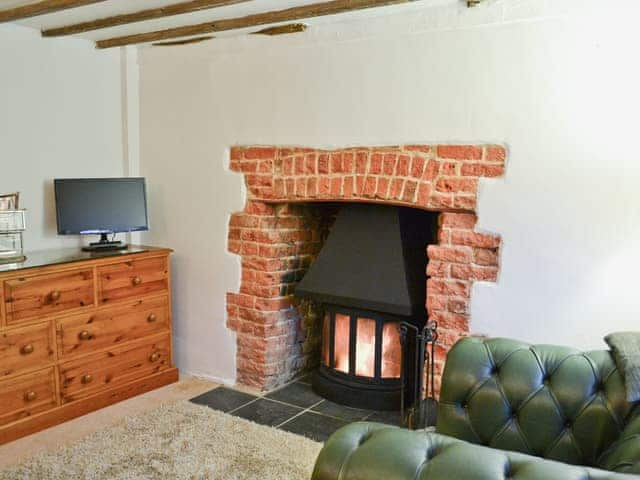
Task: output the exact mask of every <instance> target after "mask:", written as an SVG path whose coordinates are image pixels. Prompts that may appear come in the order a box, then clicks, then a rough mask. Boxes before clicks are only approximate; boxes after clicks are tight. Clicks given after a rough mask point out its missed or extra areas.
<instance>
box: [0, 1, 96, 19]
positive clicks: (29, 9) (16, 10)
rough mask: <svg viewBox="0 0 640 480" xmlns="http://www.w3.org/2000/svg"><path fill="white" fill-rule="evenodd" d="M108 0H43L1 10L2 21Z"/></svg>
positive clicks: (0, 17)
mask: <svg viewBox="0 0 640 480" xmlns="http://www.w3.org/2000/svg"><path fill="white" fill-rule="evenodd" d="M105 1H106V0H42V1H40V2H36V3H29V4H28V5H23V6H21V7H13V8H7V9H5V10H0V23H4V22H13V21H15V20H22V19H25V18H31V17H37V16H38V15H46V14H48V13H55V12H61V11H62V10H68V9H70V8H77V7H84V6H85V5H92V4H94V3H101V2H105Z"/></svg>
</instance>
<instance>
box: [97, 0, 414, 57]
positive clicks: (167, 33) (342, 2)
mask: <svg viewBox="0 0 640 480" xmlns="http://www.w3.org/2000/svg"><path fill="white" fill-rule="evenodd" d="M411 1H414V0H331V1H328V2H322V3H314V4H310V5H303V6H299V7H291V8H287V9H285V10H277V11H272V12H266V13H257V14H253V15H247V16H245V17H238V18H228V19H224V20H214V21H212V22H206V23H200V24H197V25H186V26H184V27H176V28H169V29H166V30H157V31H153V32H146V33H138V34H134V35H126V36H122V37H115V38H108V39H105V40H99V41H97V42H96V47H97V48H113V47H122V46H125V45H135V44H139V43H149V42H157V41H161V40H171V39H175V38H181V37H188V36H193V35H203V34H209V33H215V32H224V31H228V30H238V29H241V28H249V27H256V26H259V25H268V24H271V23H280V22H291V21H297V20H304V19H306V18H314V17H322V16H325V15H335V14H338V13H347V12H354V11H357V10H364V9H368V8H375V7H383V6H387V5H396V4H401V3H409V2H411Z"/></svg>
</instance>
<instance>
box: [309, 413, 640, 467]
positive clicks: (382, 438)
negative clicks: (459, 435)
mask: <svg viewBox="0 0 640 480" xmlns="http://www.w3.org/2000/svg"><path fill="white" fill-rule="evenodd" d="M505 478H510V479H514V480H556V479H557V480H574V479H575V480H623V479H625V480H626V479H631V478H637V477H632V476H628V475H620V474H617V473H612V472H608V471H605V470H596V469H589V468H584V467H579V466H573V465H567V464H564V463H559V462H554V461H550V460H545V459H541V458H538V457H532V456H529V455H524V454H520V453H513V452H505V451H502V450H495V449H492V448H487V447H482V446H479V445H474V444H471V443H467V442H464V441H461V440H457V439H454V438H451V437H447V436H445V435H440V434H437V433H427V432H421V431H410V430H405V429H401V428H396V427H388V426H384V425H379V424H371V423H355V424H351V425H348V426H346V427H344V428H342V429H340V430H338V431H337V432H336V433H335V434H333V436H332V437H331V438H330V439H329V440H328V442H327V443H326V445H325V447H324V448H323V449H322V451H321V452H320V455H319V457H318V460H317V462H316V466H315V469H314V472H313V476H312V480H377V479H380V480H453V479H455V480H504V479H505Z"/></svg>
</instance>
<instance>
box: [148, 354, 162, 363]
mask: <svg viewBox="0 0 640 480" xmlns="http://www.w3.org/2000/svg"><path fill="white" fill-rule="evenodd" d="M160 357H161V355H160V354H159V353H158V352H156V353H152V354H151V356H150V357H149V361H150V362H151V363H155V362H157V361H158V360H160Z"/></svg>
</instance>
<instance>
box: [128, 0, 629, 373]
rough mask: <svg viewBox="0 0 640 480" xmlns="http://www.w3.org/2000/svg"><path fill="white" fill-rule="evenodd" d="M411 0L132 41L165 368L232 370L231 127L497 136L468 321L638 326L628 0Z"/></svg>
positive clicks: (497, 332) (516, 330) (242, 138)
mask: <svg viewBox="0 0 640 480" xmlns="http://www.w3.org/2000/svg"><path fill="white" fill-rule="evenodd" d="M439 3H440V4H439V5H438V6H436V7H433V8H429V9H425V10H423V11H412V12H410V13H401V14H398V15H395V16H388V17H385V18H376V19H369V20H367V21H352V23H345V24H335V25H326V26H321V27H316V28H315V29H312V30H311V31H310V32H308V33H305V34H302V35H298V36H289V37H282V38H266V39H265V38H257V37H246V38H245V37H243V38H237V39H218V40H214V41H212V42H210V43H208V44H200V45H195V46H189V47H177V48H163V49H145V50H142V51H141V53H140V59H141V60H140V68H141V71H140V75H141V119H142V120H141V122H142V123H141V125H142V127H141V149H142V150H141V151H142V153H141V171H142V173H143V174H144V175H146V176H147V177H149V179H150V180H151V181H152V184H153V188H152V192H151V203H152V213H153V217H154V219H155V222H154V228H153V231H152V233H151V234H150V235H148V240H149V241H150V242H153V243H160V244H166V245H169V246H172V247H174V248H175V249H176V255H175V264H174V267H175V270H174V288H175V305H176V312H175V313H176V317H175V319H176V338H177V347H178V349H177V353H178V357H177V358H178V363H179V366H180V367H181V368H182V369H183V370H186V371H190V372H196V373H200V374H205V375H208V376H213V377H216V378H222V379H228V380H232V379H233V377H234V372H235V369H234V352H235V343H234V339H233V335H232V334H231V333H230V332H229V331H227V329H226V328H225V310H224V308H225V292H226V291H230V290H236V289H237V288H238V286H239V274H240V268H239V262H238V258H237V257H235V256H233V255H229V254H227V253H225V252H226V235H227V222H228V217H229V214H230V213H231V212H234V211H236V210H240V209H241V208H242V206H243V203H244V191H243V188H242V178H241V176H240V175H236V174H233V173H230V172H229V171H228V170H227V165H228V149H229V146H230V145H233V144H287V145H288V144H294V145H309V146H317V147H331V146H336V147H341V146H346V145H370V144H398V143H403V142H426V143H430V142H473V143H476V142H496V143H504V144H506V145H507V146H508V148H509V153H510V156H509V162H508V167H507V172H506V176H505V177H504V179H497V180H486V181H483V182H482V184H481V194H480V202H479V211H480V227H481V228H482V229H485V230H488V231H493V232H499V233H501V234H502V235H503V238H504V247H503V250H502V272H501V276H500V279H499V282H498V283H497V284H496V285H477V286H476V288H475V289H474V292H473V299H472V316H473V324H472V329H473V331H475V332H478V333H480V332H481V333H488V334H490V335H494V336H509V337H516V338H520V339H524V340H528V341H532V342H547V343H559V344H571V345H575V346H579V347H598V348H599V347H602V346H603V343H602V340H601V339H602V336H603V335H604V334H606V333H607V332H609V331H612V330H623V329H634V328H635V329H637V328H638V327H637V326H638V318H640V295H638V294H637V292H636V289H637V288H636V284H637V282H636V278H635V277H636V274H637V272H638V271H640V252H639V251H638V248H637V246H638V245H640V208H639V204H640V189H639V187H638V186H639V185H640V158H638V157H639V154H638V148H637V146H636V143H637V138H638V120H637V112H639V111H640V94H639V90H638V85H640V69H639V67H638V62H637V61H636V58H637V45H639V44H640V30H638V28H637V23H638V21H639V20H640V7H639V6H638V5H637V2H636V1H633V0H607V1H606V2H603V1H601V0H599V1H595V0H594V1H591V0H589V1H585V0H580V1H577V0H552V1H551V0H548V1H543V0H507V1H497V0H496V1H488V2H487V3H486V4H485V5H483V6H480V7H477V8H475V9H469V10H468V9H466V8H465V7H464V5H463V3H464V2H458V1H457V0H451V1H442V2H439Z"/></svg>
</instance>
